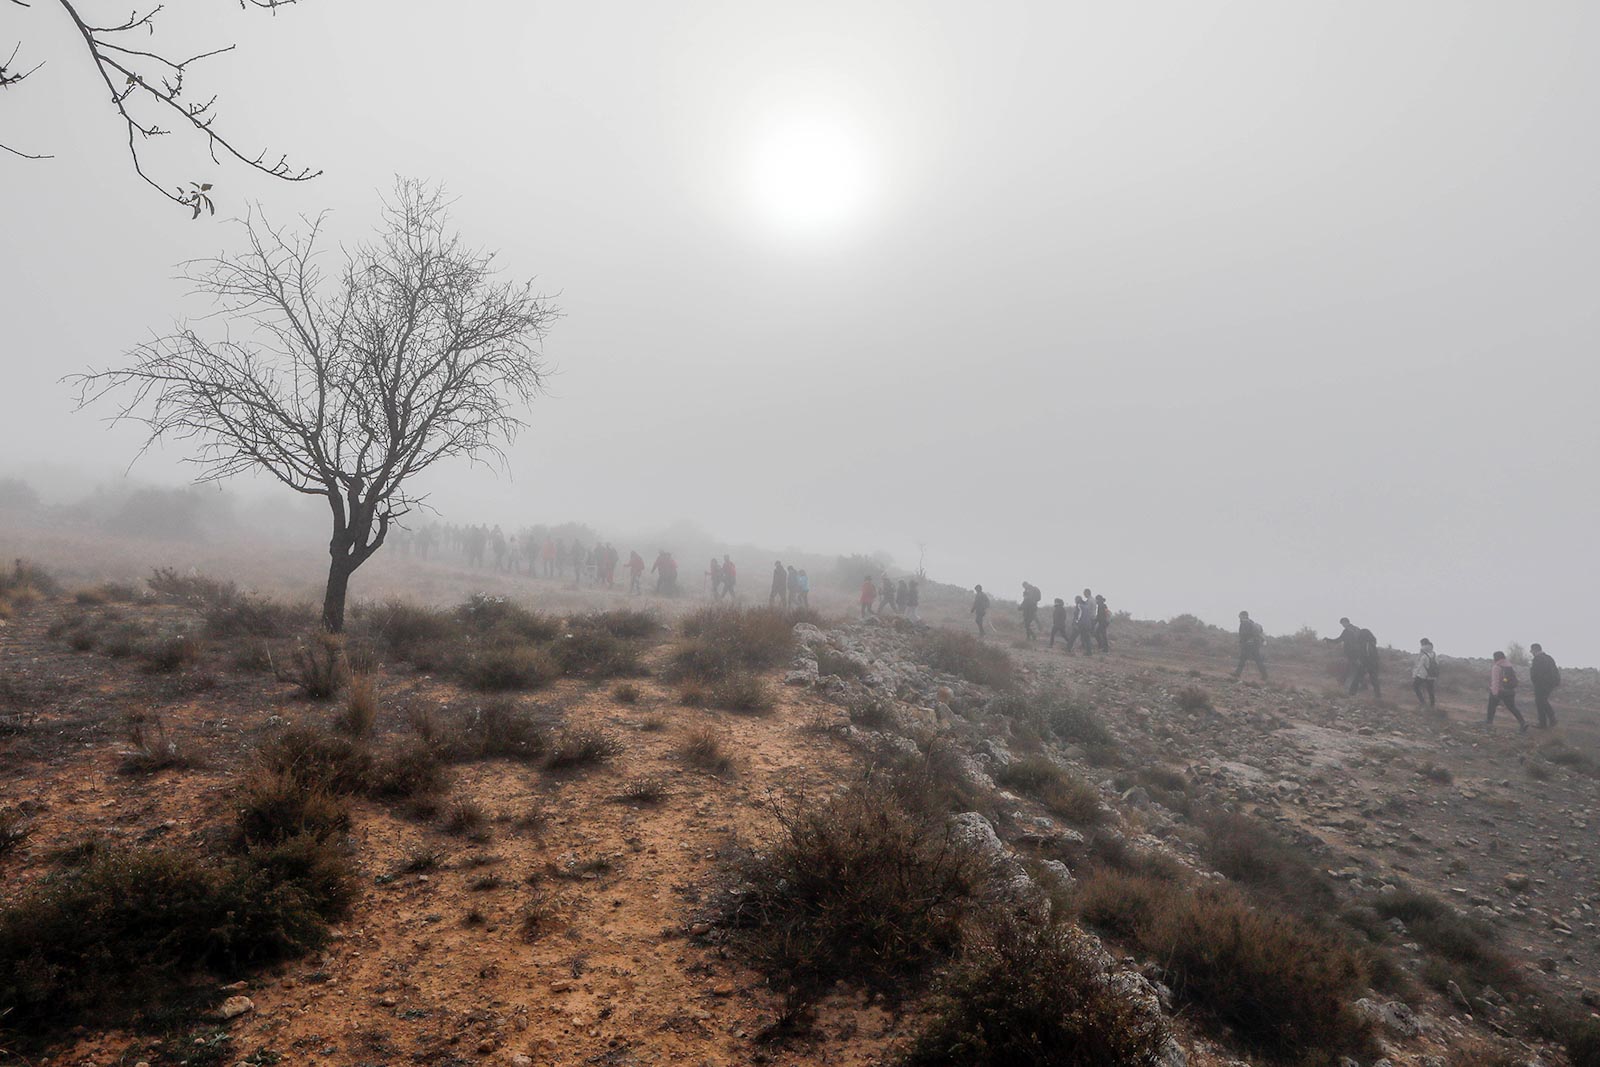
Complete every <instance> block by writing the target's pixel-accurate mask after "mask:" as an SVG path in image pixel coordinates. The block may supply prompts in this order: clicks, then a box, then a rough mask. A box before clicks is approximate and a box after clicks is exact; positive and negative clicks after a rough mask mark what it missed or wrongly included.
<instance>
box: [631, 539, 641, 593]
mask: <svg viewBox="0 0 1600 1067" xmlns="http://www.w3.org/2000/svg"><path fill="white" fill-rule="evenodd" d="M643 574H644V557H643V556H641V555H639V553H638V552H637V551H636V550H632V549H630V550H629V552H628V592H629V593H631V594H633V595H635V596H637V595H638V594H639V593H641V592H643V590H642V589H640V588H639V578H640V576H641V575H643Z"/></svg>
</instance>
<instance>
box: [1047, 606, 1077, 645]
mask: <svg viewBox="0 0 1600 1067" xmlns="http://www.w3.org/2000/svg"><path fill="white" fill-rule="evenodd" d="M1057 636H1059V637H1060V638H1061V640H1063V641H1065V642H1066V643H1067V651H1068V652H1071V651H1072V631H1071V630H1069V629H1067V602H1066V601H1065V600H1062V599H1061V598H1060V597H1056V606H1055V607H1054V608H1053V609H1052V610H1051V612H1050V647H1051V648H1055V647H1056V637H1057Z"/></svg>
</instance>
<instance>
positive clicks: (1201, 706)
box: [1173, 685, 1217, 715]
mask: <svg viewBox="0 0 1600 1067" xmlns="http://www.w3.org/2000/svg"><path fill="white" fill-rule="evenodd" d="M1173 703H1175V704H1177V705H1178V710H1179V711H1185V712H1188V713H1189V714H1191V715H1199V714H1206V715H1210V714H1211V713H1213V712H1215V711H1216V710H1217V709H1216V708H1215V707H1213V706H1212V703H1211V694H1210V693H1208V692H1206V691H1205V690H1204V689H1202V688H1200V687H1199V686H1198V685H1186V686H1184V687H1183V688H1182V689H1180V690H1178V693H1177V696H1175V697H1174V698H1173Z"/></svg>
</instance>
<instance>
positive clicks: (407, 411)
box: [70, 181, 559, 632]
mask: <svg viewBox="0 0 1600 1067" xmlns="http://www.w3.org/2000/svg"><path fill="white" fill-rule="evenodd" d="M447 216H448V211H447V203H446V201H445V198H444V196H443V193H442V191H441V190H440V189H438V188H436V187H429V186H424V185H423V184H421V183H418V182H415V181H399V182H397V183H396V189H395V193H394V195H393V196H392V198H391V199H390V200H389V201H388V202H387V203H386V204H385V205H384V210H383V215H382V218H383V225H382V226H381V227H380V230H379V233H378V236H377V238H376V239H375V240H374V241H372V242H369V243H366V244H362V245H359V246H357V247H356V248H355V249H353V250H350V251H347V252H346V253H345V256H344V258H345V262H344V266H343V270H342V272H341V274H340V276H339V278H338V280H337V283H336V284H328V285H325V284H324V281H323V278H322V275H321V272H320V270H319V269H318V266H317V241H318V236H319V232H320V229H321V222H322V219H321V218H318V219H315V220H306V229H305V231H304V232H303V233H299V234H292V233H290V232H288V231H287V230H285V229H282V228H277V227H273V226H272V225H270V224H269V223H268V222H267V221H266V220H265V219H263V218H260V217H259V216H258V217H255V218H252V219H250V220H248V221H246V223H245V224H244V225H245V231H246V233H247V234H248V244H249V248H248V250H247V251H245V252H243V253H241V254H238V255H234V256H229V257H222V258H217V259H210V260H199V261H195V262H192V263H188V264H185V266H184V277H186V278H188V279H189V280H190V281H192V282H193V283H194V285H195V287H196V291H197V292H199V293H203V294H208V295H210V296H211V297H213V298H214V300H215V301H216V302H217V306H218V310H217V312H216V313H215V314H214V315H211V316H207V317H208V318H216V317H223V318H226V319H227V321H228V323H229V324H230V326H231V327H233V328H235V329H237V328H238V327H244V330H243V331H242V332H243V333H245V334H247V335H248V336H247V338H246V339H244V340H236V339H234V338H233V337H230V336H228V333H229V332H230V331H228V330H224V331H221V332H222V333H223V336H221V337H207V336H203V335H202V334H201V333H200V332H198V331H197V330H196V329H193V328H191V327H190V326H188V325H187V324H184V323H180V324H179V325H178V327H177V329H176V332H174V333H172V334H169V335H167V336H165V337H159V338H156V339H155V340H152V341H150V342H147V343H145V344H142V345H140V346H138V347H137V348H135V349H133V350H132V352H130V353H129V358H130V359H131V364H130V365H129V366H128V367H126V368H124V369H121V370H106V371H98V372H94V371H91V372H90V373H87V374H82V375H76V376H74V377H73V378H72V379H70V380H71V381H73V382H74V383H75V384H76V386H77V388H78V406H79V408H80V409H81V408H82V407H84V406H85V405H87V404H90V403H93V402H94V401H96V400H98V399H100V398H101V397H103V396H105V395H106V394H108V393H111V392H119V393H122V394H123V396H122V398H121V402H120V406H119V410H118V412H117V413H116V415H114V416H113V418H112V421H113V422H117V421H122V420H132V421H135V422H138V423H140V424H142V425H143V426H144V427H145V428H146V429H147V430H148V431H149V435H148V437H147V438H146V442H145V446H144V448H145V449H148V448H149V447H150V446H151V445H152V444H154V443H155V442H156V441H158V440H162V439H166V438H173V439H179V440H193V441H195V442H196V443H197V444H196V451H195V454H194V455H193V456H192V457H191V462H194V463H196V464H198V465H199V466H200V467H201V469H202V473H201V475H200V480H202V481H206V480H217V479H222V478H227V477H229V476H231V475H234V474H240V473H243V472H246V471H252V470H264V471H266V472H267V473H268V474H270V475H272V476H273V477H274V478H276V479H277V480H278V481H280V482H282V483H283V484H284V485H286V486H288V487H289V488H290V489H293V490H294V491H295V492H297V493H305V494H307V495H309V496H320V497H324V498H326V499H327V501H328V507H329V509H330V510H331V511H332V513H333V536H332V538H331V539H330V540H329V542H328V552H329V555H330V556H331V562H330V564H329V568H328V585H327V592H326V595H325V597H324V600H323V608H322V621H323V625H324V626H326V627H327V629H329V630H330V631H335V632H337V631H339V630H341V629H342V628H343V626H344V608H345V593H346V590H347V589H348V587H349V583H350V576H351V575H352V574H353V573H354V572H355V570H356V568H357V567H360V566H361V564H362V563H364V562H366V560H367V559H368V558H369V557H371V555H372V554H373V553H374V552H376V551H377V550H378V549H379V548H380V547H382V545H383V542H384V538H385V537H386V536H387V535H388V532H389V528H390V527H391V525H393V524H394V523H395V522H396V520H398V519H400V518H401V517H402V516H404V515H405V514H406V513H407V512H409V511H411V510H413V509H414V508H415V507H417V506H418V505H419V504H420V503H421V502H422V501H421V498H419V497H417V496H415V495H413V494H412V493H411V492H410V490H409V486H410V484H411V480H412V479H413V478H414V477H415V476H416V475H417V474H418V473H419V472H420V471H423V470H425V469H427V468H428V467H430V466H432V465H433V464H435V463H437V462H439V461H440V460H443V459H449V458H452V457H458V456H459V457H466V458H467V459H469V460H473V461H478V460H495V461H499V462H503V461H504V458H505V456H504V452H503V450H502V445H503V443H505V442H508V441H510V440H511V439H513V438H514V437H515V435H516V433H517V431H518V430H519V429H521V427H522V426H523V425H524V424H523V422H522V421H521V420H520V419H519V418H518V417H517V415H516V413H515V411H516V409H518V408H520V407H522V406H524V405H526V404H527V403H528V402H529V401H531V400H532V399H533V397H534V396H535V395H536V394H537V393H538V392H539V391H540V388H541V385H542V382H543V376H544V370H543V361H542V358H541V356H540V353H539V348H538V344H539V342H540V341H541V340H542V339H543V337H544V335H545V331H546V330H547V329H548V328H549V326H550V325H551V323H552V322H553V320H554V319H555V318H556V316H557V315H558V314H559V311H558V310H557V309H556V308H555V307H554V306H552V305H551V304H550V303H549V302H548V301H547V300H546V299H545V298H544V297H542V296H539V295H536V294H535V293H534V291H533V288H532V285H531V283H527V282H520V283H519V282H508V281H502V280H500V279H499V277H498V275H497V273H496V272H495V270H494V269H493V262H492V261H493V255H492V254H491V253H487V252H482V251H479V250H475V249H470V248H467V247H465V246H464V245H463V244H462V241H461V238H460V236H459V235H457V234H454V233H450V232H447V230H446V224H447V221H448V217H447ZM142 452H143V450H141V454H142Z"/></svg>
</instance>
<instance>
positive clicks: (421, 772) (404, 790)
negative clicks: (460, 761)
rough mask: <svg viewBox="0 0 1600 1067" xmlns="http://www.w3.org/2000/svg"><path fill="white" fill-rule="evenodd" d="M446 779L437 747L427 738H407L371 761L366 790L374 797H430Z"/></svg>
mask: <svg viewBox="0 0 1600 1067" xmlns="http://www.w3.org/2000/svg"><path fill="white" fill-rule="evenodd" d="M446 780H447V778H446V774H445V768H444V762H443V760H442V759H441V756H440V752H439V750H438V749H437V748H435V747H434V746H433V745H430V744H428V743H427V742H426V741H420V740H410V741H405V742H402V743H401V744H399V745H397V746H395V747H393V748H390V749H388V750H386V751H384V752H381V753H379V755H378V757H377V758H376V759H375V760H373V762H372V769H371V770H370V771H369V772H368V773H367V782H366V792H367V795H368V796H373V797H394V798H402V799H414V798H417V797H429V796H433V795H434V794H436V793H438V792H440V791H441V790H443V789H444V787H445V784H446Z"/></svg>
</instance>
